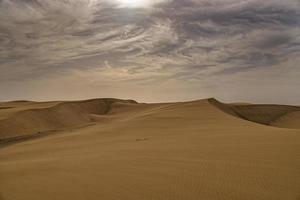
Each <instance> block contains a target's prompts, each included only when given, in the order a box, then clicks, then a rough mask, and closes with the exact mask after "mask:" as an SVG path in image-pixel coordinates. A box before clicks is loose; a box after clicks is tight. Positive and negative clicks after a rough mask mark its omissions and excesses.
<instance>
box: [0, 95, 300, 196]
mask: <svg viewBox="0 0 300 200" xmlns="http://www.w3.org/2000/svg"><path fill="white" fill-rule="evenodd" d="M299 117H300V116H299V107H293V106H279V105H253V104H230V105H228V104H223V103H220V102H218V101H216V100H214V99H208V100H199V101H193V102H183V103H167V104H139V103H136V102H134V101H128V100H116V99H95V100H88V101H77V102H45V103H38V102H8V103H1V104H0V139H1V141H2V144H1V148H0V200H54V199H55V200H66V199H68V200H69V199H70V200H99V199H105V200H120V199H122V200H123V199H124V200H127V199H128V200H176V199H178V200H186V199H189V200H193V199H195V200H200V199H203V200H215V199H226V200H227V199H228V200H234V199H242V200H247V199H249V200H253V199H255V200H260V199H261V200H262V199H264V200H271V199H272V200H299V198H300V159H299V158H300V129H299V127H300V126H299V124H300V118H299ZM37 134H38V135H39V137H35V136H36V135H37ZM43 135H46V136H43ZM9 140H11V141H10V143H7V142H8V141H9Z"/></svg>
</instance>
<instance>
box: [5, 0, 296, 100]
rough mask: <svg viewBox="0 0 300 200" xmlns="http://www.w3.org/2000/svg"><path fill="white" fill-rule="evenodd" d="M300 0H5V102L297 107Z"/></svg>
mask: <svg viewBox="0 0 300 200" xmlns="http://www.w3.org/2000/svg"><path fill="white" fill-rule="evenodd" d="M299 63H300V1H299V0H284V1H283V0H264V1H262V0H0V101H8V100H21V99H22V100H24V99H26V100H36V101H48V100H77V99H89V98H103V97H114V98H123V99H135V100H137V101H140V102H169V101H189V100H195V99H203V98H210V97H215V98H217V99H219V100H221V101H225V102H255V103H278V104H297V105H300V66H299Z"/></svg>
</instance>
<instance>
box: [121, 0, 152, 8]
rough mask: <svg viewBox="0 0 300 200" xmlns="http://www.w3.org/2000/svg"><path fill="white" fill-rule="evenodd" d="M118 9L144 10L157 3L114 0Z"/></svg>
mask: <svg viewBox="0 0 300 200" xmlns="http://www.w3.org/2000/svg"><path fill="white" fill-rule="evenodd" d="M116 2H117V4H119V6H120V7H127V8H146V7H150V6H152V5H153V4H155V3H157V2H158V1H153V0H116Z"/></svg>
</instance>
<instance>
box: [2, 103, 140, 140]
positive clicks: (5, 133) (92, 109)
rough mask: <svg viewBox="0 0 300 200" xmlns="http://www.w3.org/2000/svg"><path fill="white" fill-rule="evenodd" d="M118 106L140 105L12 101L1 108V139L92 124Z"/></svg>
mask: <svg viewBox="0 0 300 200" xmlns="http://www.w3.org/2000/svg"><path fill="white" fill-rule="evenodd" d="M115 103H123V104H124V105H125V104H136V102H135V101H132V100H119V99H93V100H87V101H76V102H49V103H46V104H45V103H34V102H9V103H7V104H6V105H7V106H3V105H2V107H0V108H2V109H3V110H5V112H3V113H1V110H0V140H2V141H3V140H5V139H13V138H22V137H26V136H32V135H35V134H41V133H42V132H46V131H53V130H59V129H64V128H68V127H74V126H80V125H84V124H88V123H91V122H93V121H94V120H95V119H96V118H95V117H96V116H97V115H106V114H108V113H109V112H110V111H111V109H112V107H113V104H115ZM4 105H5V104H4ZM8 105H10V106H8ZM1 117H2V119H1Z"/></svg>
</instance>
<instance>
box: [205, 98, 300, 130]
mask: <svg viewBox="0 0 300 200" xmlns="http://www.w3.org/2000/svg"><path fill="white" fill-rule="evenodd" d="M208 101H209V102H210V103H211V104H212V105H214V106H216V107H217V108H219V109H220V110H222V111H224V112H225V113H228V114H230V115H233V116H235V117H238V118H241V119H244V120H247V121H252V122H255V123H259V124H264V125H269V126H275V127H280V128H300V118H299V116H300V114H299V113H300V107H298V106H288V105H255V104H225V103H222V102H220V101H218V100H216V99H213V98H212V99H208ZM291 121H292V122H291Z"/></svg>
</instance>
